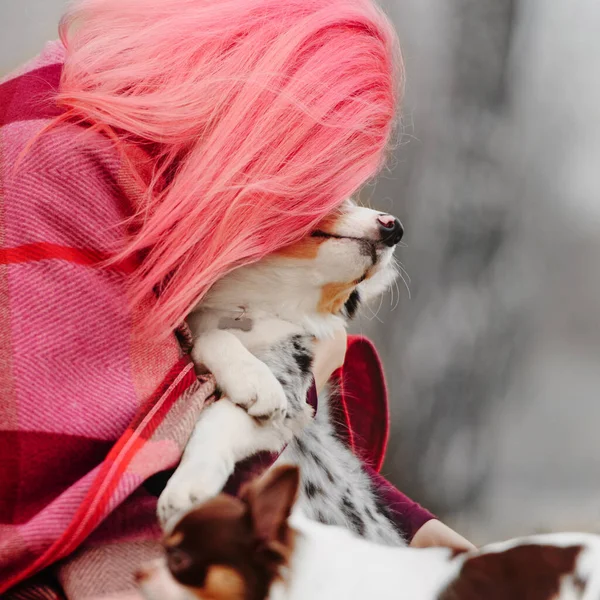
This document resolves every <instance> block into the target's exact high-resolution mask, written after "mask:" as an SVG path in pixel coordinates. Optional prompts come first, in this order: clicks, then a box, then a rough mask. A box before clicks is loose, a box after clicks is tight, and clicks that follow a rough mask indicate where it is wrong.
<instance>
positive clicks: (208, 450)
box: [158, 398, 293, 528]
mask: <svg viewBox="0 0 600 600" xmlns="http://www.w3.org/2000/svg"><path fill="white" fill-rule="evenodd" d="M292 435H293V434H292V432H291V429H289V428H288V427H286V426H285V425H284V424H283V423H276V422H273V421H270V422H267V423H262V424H261V423H259V422H257V420H256V419H254V418H252V417H250V416H249V415H248V414H247V413H246V411H245V410H244V409H242V408H240V407H239V406H236V405H235V404H233V403H232V402H230V401H229V400H228V399H227V398H223V399H221V400H218V401H217V402H215V403H214V404H211V405H210V406H208V407H207V408H206V409H204V410H203V411H202V413H201V414H200V418H199V419H198V422H197V423H196V426H195V428H194V431H193V433H192V436H191V437H190V439H189V441H188V443H187V446H186V448H185V452H184V454H183V458H182V459H181V463H180V465H179V467H178V468H177V470H176V471H175V473H174V474H173V476H172V477H171V479H169V481H168V483H167V485H166V487H165V489H164V491H163V493H162V494H161V496H160V498H159V501H158V517H159V520H160V522H161V524H162V525H163V527H165V526H166V528H168V524H170V523H171V520H172V519H174V518H176V517H177V516H178V515H181V514H182V513H183V512H185V511H186V510H188V509H189V508H191V507H192V506H193V505H194V504H198V503H200V502H203V501H205V500H207V499H208V498H211V497H213V496H216V495H217V494H218V493H219V492H221V490H222V489H223V487H224V486H225V484H226V483H227V480H228V479H229V476H230V475H231V474H232V473H233V469H234V467H235V464H236V463H237V462H239V461H240V460H243V459H245V458H248V457H249V456H252V455H253V454H256V453H257V452H259V451H269V452H279V451H281V450H282V448H283V447H284V445H285V444H286V443H287V442H288V441H289V439H290V438H291V437H292Z"/></svg>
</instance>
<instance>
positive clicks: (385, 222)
mask: <svg viewBox="0 0 600 600" xmlns="http://www.w3.org/2000/svg"><path fill="white" fill-rule="evenodd" d="M377 225H378V226H379V233H380V234H381V241H382V242H383V243H384V244H385V245H386V246H389V247H390V248H391V247H392V246H395V245H396V244H397V243H398V242H399V241H400V240H401V239H402V236H403V235H404V227H402V223H400V220H399V219H396V217H394V216H393V215H380V216H379V217H377Z"/></svg>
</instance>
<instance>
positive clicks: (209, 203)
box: [58, 0, 401, 333]
mask: <svg viewBox="0 0 600 600" xmlns="http://www.w3.org/2000/svg"><path fill="white" fill-rule="evenodd" d="M61 38H62V40H63V43H64V44H65V47H66V49H67V59H66V62H65V66H64V70H63V75H62V80H61V85H60V91H59V96H58V101H59V103H60V104H61V105H62V106H64V107H66V109H67V117H73V118H77V119H80V120H81V119H85V120H86V121H88V122H91V123H94V124H96V125H97V126H99V127H100V128H102V129H104V130H105V131H106V132H107V133H108V134H109V135H110V136H111V137H112V138H113V139H114V140H115V141H116V142H117V144H118V145H119V146H120V147H121V150H122V151H123V153H124V154H125V155H127V154H128V156H129V158H128V164H129V168H130V169H131V174H132V175H134V176H135V177H136V178H137V180H138V181H141V182H143V186H144V188H143V189H144V193H143V200H142V201H141V204H140V205H139V206H138V207H137V213H136V214H135V215H134V218H133V219H134V224H135V226H134V227H133V228H132V234H131V237H130V238H129V239H128V240H127V241H126V244H125V246H124V248H123V249H122V250H121V251H120V253H119V255H118V257H117V258H118V259H127V258H132V257H139V256H143V257H144V258H143V260H142V262H141V264H140V267H139V268H138V269H137V271H136V272H135V273H134V274H133V276H132V280H131V286H132V298H133V301H134V302H139V301H141V300H142V299H144V298H145V297H147V296H148V295H149V294H152V293H155V292H156V291H157V290H158V291H159V294H158V300H157V302H156V304H155V310H154V312H153V313H152V314H149V315H148V325H149V326H150V327H151V328H152V329H153V331H154V332H155V333H160V332H162V333H165V332H168V331H170V330H172V328H173V327H175V326H177V325H178V324H179V323H180V322H181V321H182V320H183V319H184V318H185V316H186V314H187V313H188V312H189V311H190V310H191V309H192V308H193V306H194V305H195V304H196V303H197V302H198V301H199V300H200V299H201V298H202V296H203V295H204V294H205V293H206V291H207V290H208V289H209V288H210V286H211V285H212V284H213V283H214V282H215V281H216V280H217V279H219V278H220V277H222V276H223V275H224V274H226V273H227V272H229V271H231V270H232V269H234V268H236V267H237V266H240V265H242V264H246V263H249V262H252V261H256V260H258V259H260V258H261V257H263V256H265V255H266V254H268V253H270V252H272V251H274V250H277V249H279V248H281V247H283V246H286V245H288V244H291V243H293V242H295V241H297V240H298V239H300V238H301V237H302V236H304V235H306V234H307V233H308V232H309V231H310V229H311V228H313V227H314V226H315V224H316V223H317V222H318V221H319V220H320V219H322V218H323V217H324V216H325V215H326V214H328V213H329V212H331V211H332V210H333V209H335V208H336V207H337V206H338V205H339V204H340V203H341V202H342V201H343V200H344V199H346V198H347V197H349V196H351V195H352V194H353V193H354V192H355V191H356V190H357V189H358V188H359V187H360V186H361V185H362V184H364V183H365V181H367V180H368V179H370V178H371V177H372V176H373V175H375V174H376V173H377V171H378V170H379V169H380V168H381V166H382V164H383V162H384V158H385V149H386V145H387V144H388V141H389V139H390V134H391V132H392V130H393V124H394V117H395V111H396V106H397V103H398V100H399V98H398V96H399V92H400V89H401V62H400V55H399V50H398V45H397V40H396V36H395V34H394V30H393V28H392V27H391V25H390V23H389V22H388V20H387V19H386V17H385V16H384V15H383V13H382V12H381V11H380V10H379V9H378V8H377V7H376V6H375V5H374V4H373V3H372V2H371V1H370V0H80V1H79V2H77V3H76V4H75V5H74V6H73V8H72V9H71V10H70V11H69V12H68V13H67V14H66V16H65V17H64V19H63V21H62V24H61ZM131 142H134V143H135V144H137V146H138V147H144V148H146V149H147V150H148V151H149V152H150V154H151V157H152V165H153V169H152V170H153V173H152V176H151V177H147V176H144V175H143V171H144V169H145V168H146V169H147V164H143V161H139V160H136V158H135V156H136V154H135V153H131V152H129V153H128V152H127V147H128V146H130V144H131ZM137 156H139V154H137Z"/></svg>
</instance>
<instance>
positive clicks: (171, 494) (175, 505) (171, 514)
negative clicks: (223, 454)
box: [157, 461, 234, 530]
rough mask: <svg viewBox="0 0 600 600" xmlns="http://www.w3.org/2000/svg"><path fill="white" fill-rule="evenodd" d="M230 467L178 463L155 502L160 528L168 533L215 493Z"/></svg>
mask: <svg viewBox="0 0 600 600" xmlns="http://www.w3.org/2000/svg"><path fill="white" fill-rule="evenodd" d="M233 468H234V465H233V463H231V464H230V465H228V464H225V463H223V464H222V465H217V464H216V463H215V462H211V463H209V462H199V461H197V462H188V463H184V464H181V465H180V466H179V467H178V469H177V470H176V471H175V473H173V475H172V477H171V479H169V481H168V482H167V485H166V486H165V489H164V490H163V492H162V494H161V495H160V498H159V499H158V507H157V514H158V520H159V522H160V524H161V526H162V527H163V529H165V530H168V529H169V528H170V526H171V525H173V524H174V523H175V521H176V520H178V519H179V518H180V517H182V516H183V515H184V514H185V513H186V512H187V511H189V510H190V509H191V508H192V507H193V506H196V505H197V504H201V503H202V502H205V501H206V500H209V499H210V498H213V497H214V496H216V495H217V494H219V493H220V492H221V491H222V490H223V487H224V486H225V484H226V483H227V480H228V479H229V476H230V475H231V473H232V472H233Z"/></svg>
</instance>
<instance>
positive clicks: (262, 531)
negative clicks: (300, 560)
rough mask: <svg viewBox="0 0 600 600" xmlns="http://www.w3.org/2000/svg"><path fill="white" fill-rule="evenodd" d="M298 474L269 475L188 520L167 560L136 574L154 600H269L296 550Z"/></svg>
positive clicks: (279, 471) (287, 470)
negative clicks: (294, 516) (294, 524)
mask: <svg viewBox="0 0 600 600" xmlns="http://www.w3.org/2000/svg"><path fill="white" fill-rule="evenodd" d="M299 482H300V475H299V472H298V469H297V468H296V467H291V466H282V467H278V468H274V469H270V470H269V471H268V472H267V474H266V475H264V476H263V477H261V478H259V479H257V480H255V481H253V482H252V483H251V484H249V485H248V486H247V487H246V488H245V489H244V490H242V493H241V494H240V497H239V498H234V497H232V496H226V495H223V494H222V495H220V496H217V497H216V498H213V499H212V500H209V501H208V502H206V503H204V504H202V505H201V506H199V507H198V508H196V509H193V510H192V511H191V512H189V513H188V514H186V515H185V516H184V517H183V518H182V519H181V520H180V521H179V522H178V523H177V525H175V527H174V528H173V530H172V531H171V532H170V533H169V534H168V536H167V537H166V538H165V540H164V542H163V543H164V548H165V555H166V561H165V560H158V561H156V562H155V563H153V564H151V565H147V566H146V567H145V568H144V569H142V570H140V571H139V572H138V574H137V581H138V585H139V587H140V589H141V591H142V593H143V595H144V597H146V598H148V599H149V600H198V599H199V598H200V599H202V600H264V598H266V597H267V595H268V592H269V589H270V587H271V584H272V583H273V582H274V581H275V580H276V579H277V578H278V576H279V571H280V569H281V568H282V567H283V566H285V565H286V563H287V561H288V559H289V558H290V555H291V553H292V551H293V546H294V536H293V532H292V530H291V528H290V527H289V525H288V518H289V516H290V513H291V511H292V508H293V505H294V503H295V500H296V497H297V494H298V487H299Z"/></svg>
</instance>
